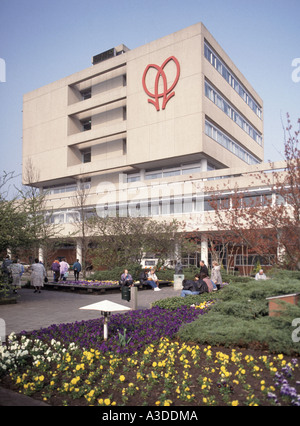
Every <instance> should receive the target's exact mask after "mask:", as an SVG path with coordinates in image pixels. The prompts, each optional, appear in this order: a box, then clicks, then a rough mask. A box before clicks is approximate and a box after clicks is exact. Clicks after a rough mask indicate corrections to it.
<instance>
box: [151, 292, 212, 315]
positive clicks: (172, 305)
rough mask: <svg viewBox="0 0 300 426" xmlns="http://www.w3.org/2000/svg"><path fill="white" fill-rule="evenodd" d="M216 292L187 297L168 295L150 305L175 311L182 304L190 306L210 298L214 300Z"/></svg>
mask: <svg viewBox="0 0 300 426" xmlns="http://www.w3.org/2000/svg"><path fill="white" fill-rule="evenodd" d="M216 298H217V294H216V293H204V294H199V295H197V296H195V295H194V296H193V295H191V296H187V297H169V298H167V299H162V300H158V301H157V302H154V303H153V304H152V306H153V307H154V306H155V307H159V308H161V309H166V310H169V311H175V310H176V309H179V308H180V307H182V306H191V305H199V304H200V303H202V302H208V301H212V300H216Z"/></svg>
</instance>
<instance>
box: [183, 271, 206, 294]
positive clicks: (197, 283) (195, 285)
mask: <svg viewBox="0 0 300 426" xmlns="http://www.w3.org/2000/svg"><path fill="white" fill-rule="evenodd" d="M182 285H183V289H182V291H181V297H186V296H190V295H198V294H202V293H208V289H207V285H206V283H205V282H204V281H203V280H200V274H197V275H195V278H194V281H193V280H183V281H182Z"/></svg>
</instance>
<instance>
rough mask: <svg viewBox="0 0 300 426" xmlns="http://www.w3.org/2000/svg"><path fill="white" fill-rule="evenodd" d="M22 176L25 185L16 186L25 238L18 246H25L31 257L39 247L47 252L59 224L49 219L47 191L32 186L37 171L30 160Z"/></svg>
mask: <svg viewBox="0 0 300 426" xmlns="http://www.w3.org/2000/svg"><path fill="white" fill-rule="evenodd" d="M23 178H24V181H25V185H26V186H23V188H22V189H18V188H17V190H18V193H19V197H20V200H19V201H18V203H19V205H20V208H21V210H22V214H23V216H24V217H25V218H26V225H25V226H24V229H23V233H24V237H25V238H24V241H23V244H21V245H20V247H23V248H24V247H25V248H26V249H27V250H28V252H29V253H30V254H31V256H32V257H33V258H37V257H39V249H42V250H43V252H44V255H45V254H47V252H48V248H49V244H50V241H52V240H53V238H55V237H57V235H58V234H59V232H60V230H61V225H59V224H54V223H52V221H51V218H52V214H53V209H52V208H49V207H48V206H47V193H46V192H43V191H40V189H39V188H37V187H35V186H34V183H35V182H38V181H39V172H38V171H37V170H36V169H35V168H34V167H33V165H32V162H31V160H29V161H28V162H27V164H26V167H25V170H24V175H23ZM45 258H47V256H45Z"/></svg>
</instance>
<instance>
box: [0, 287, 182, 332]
mask: <svg viewBox="0 0 300 426" xmlns="http://www.w3.org/2000/svg"><path fill="white" fill-rule="evenodd" d="M18 295H19V298H18V303H17V304H12V305H0V318H1V319H3V320H4V321H5V325H6V334H10V333H11V332H15V333H20V332H21V331H23V330H25V331H31V330H37V329H40V328H44V327H49V326H50V325H52V324H61V323H70V322H75V321H82V320H89V319H94V318H98V317H99V316H100V312H97V311H88V310H80V309H79V308H81V307H82V306H86V305H90V304H92V303H96V302H101V301H103V300H109V301H111V302H115V303H118V304H120V305H123V306H126V307H131V302H127V301H125V300H122V298H121V291H115V292H114V293H112V292H109V293H104V294H101V295H96V294H77V293H73V292H72V293H71V292H65V291H62V290H58V291H50V290H45V289H43V290H42V291H41V293H34V292H33V289H27V288H22V289H21V290H18ZM179 295H180V291H174V289H173V287H162V288H161V291H158V292H156V291H153V290H151V289H147V290H140V291H138V309H148V308H150V305H151V304H152V303H153V302H155V301H157V300H160V299H165V298H167V297H174V296H179Z"/></svg>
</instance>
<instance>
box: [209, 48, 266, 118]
mask: <svg viewBox="0 0 300 426" xmlns="http://www.w3.org/2000/svg"><path fill="white" fill-rule="evenodd" d="M204 56H205V58H206V59H207V60H208V61H209V62H210V63H211V65H212V66H213V67H214V68H215V69H216V70H217V71H218V73H219V74H221V76H222V77H223V78H224V79H225V80H226V81H227V83H228V84H229V85H230V86H231V87H232V88H233V89H234V90H235V91H236V92H237V94H238V95H239V96H240V97H241V98H242V99H243V100H244V101H245V102H246V104H247V105H248V106H249V107H250V108H251V109H252V111H254V112H255V114H256V115H257V116H258V117H259V118H262V109H261V108H260V107H259V105H258V104H257V102H256V101H255V100H254V99H253V97H252V96H251V95H250V93H249V92H248V91H247V90H246V89H245V87H244V86H243V85H242V83H240V82H239V80H238V79H237V78H236V77H235V75H234V74H233V73H232V72H231V71H230V70H229V68H228V67H227V66H226V65H225V63H224V62H223V61H222V60H221V59H220V58H219V57H218V55H217V54H216V53H214V52H213V49H212V48H211V47H210V46H209V44H208V43H207V42H205V43H204Z"/></svg>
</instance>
